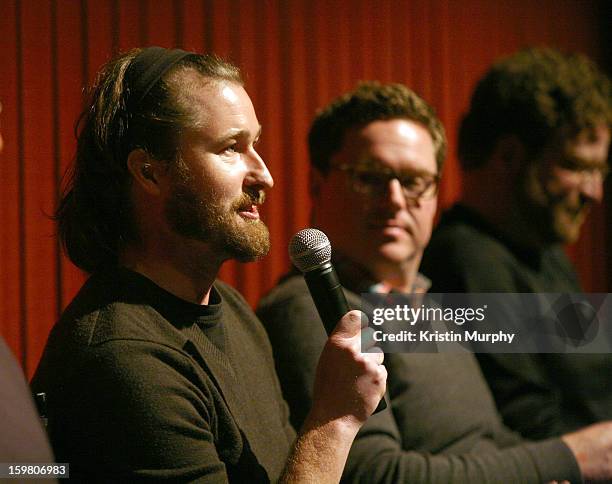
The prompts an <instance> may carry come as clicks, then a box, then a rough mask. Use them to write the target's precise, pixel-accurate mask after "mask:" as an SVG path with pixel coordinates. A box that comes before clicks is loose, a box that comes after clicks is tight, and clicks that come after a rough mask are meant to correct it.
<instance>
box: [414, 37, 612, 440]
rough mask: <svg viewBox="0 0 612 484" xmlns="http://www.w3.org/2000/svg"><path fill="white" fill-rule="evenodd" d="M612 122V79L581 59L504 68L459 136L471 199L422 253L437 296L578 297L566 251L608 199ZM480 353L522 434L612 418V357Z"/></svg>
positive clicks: (515, 58) (503, 408) (535, 53)
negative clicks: (606, 184)
mask: <svg viewBox="0 0 612 484" xmlns="http://www.w3.org/2000/svg"><path fill="white" fill-rule="evenodd" d="M611 126H612V90H611V84H610V81H609V79H607V78H606V76H605V75H604V74H603V73H601V72H600V71H599V70H598V69H597V67H596V66H595V65H594V64H593V63H592V62H590V61H589V60H588V59H586V58H585V57H584V56H580V55H564V54H561V53H559V52H557V51H555V50H551V49H529V50H525V51H521V52H518V53H516V54H514V55H512V56H510V57H507V58H504V59H502V60H500V61H498V62H497V63H495V64H494V65H493V66H492V68H491V69H490V70H489V72H487V73H486V74H485V76H484V77H483V78H482V79H481V80H480V81H479V83H478V85H477V87H476V90H475V91H474V94H473V96H472V100H471V104H470V109H469V111H468V113H467V115H466V116H465V117H464V119H463V121H462V123H461V127H460V130H459V158H460V161H461V164H462V166H463V168H464V170H465V190H464V196H463V200H462V202H461V203H460V204H458V205H456V206H454V207H453V208H451V209H450V210H449V211H448V212H447V213H445V214H444V215H443V216H442V220H441V223H440V225H439V226H438V227H437V228H436V230H435V231H434V235H433V237H432V241H431V244H430V245H429V247H428V249H427V250H426V252H425V256H424V260H423V265H422V270H423V271H424V273H425V274H427V275H428V276H429V277H430V278H431V279H432V281H433V288H432V291H433V292H466V293H479V292H510V293H531V292H533V293H580V292H581V291H582V290H581V287H580V284H579V282H578V277H577V275H576V272H575V270H574V268H573V267H572V265H571V263H570V261H569V260H568V258H567V257H566V256H565V254H564V252H563V250H562V244H569V243H573V242H575V241H576V240H577V239H578V237H579V234H580V230H581V227H582V225H583V223H584V221H585V219H586V216H587V214H588V212H589V210H590V209H591V207H592V206H593V205H594V204H596V203H598V202H600V201H601V200H602V197H603V181H604V178H605V177H606V175H607V173H608V170H609V166H608V150H609V146H610V128H611ZM601 250H602V251H604V249H603V248H602V249H601ZM604 252H605V251H604ZM601 255H603V252H602V253H601V254H597V253H594V254H593V257H594V260H596V259H595V258H599V257H601ZM510 313H511V311H509V312H508V313H507V315H508V319H510V318H511V317H512V314H510ZM602 323H603V322H602ZM606 323H608V322H606ZM478 356H479V361H480V363H481V367H482V369H483V372H484V375H485V377H486V378H487V380H488V382H489V385H490V386H491V389H492V390H493V393H494V396H495V399H496V401H497V405H498V407H499V409H500V412H501V414H502V416H503V417H504V420H505V422H506V424H507V425H509V426H510V427H511V428H513V429H515V430H517V431H519V432H520V433H522V434H523V435H524V436H525V437H528V438H546V437H549V436H554V435H560V434H562V433H564V432H568V431H571V430H574V429H576V428H579V427H582V426H584V425H588V424H591V423H593V422H597V421H601V420H608V419H612V356H611V355H610V354H581V355H578V354H532V355H526V354H525V355H518V354H505V355H502V354H480V355H478Z"/></svg>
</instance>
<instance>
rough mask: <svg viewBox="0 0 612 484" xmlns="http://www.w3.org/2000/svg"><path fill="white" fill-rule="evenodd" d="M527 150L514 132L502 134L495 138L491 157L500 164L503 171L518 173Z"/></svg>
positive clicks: (524, 160) (523, 163)
mask: <svg viewBox="0 0 612 484" xmlns="http://www.w3.org/2000/svg"><path fill="white" fill-rule="evenodd" d="M526 158H527V150H526V149H525V145H524V143H523V142H522V141H521V140H520V139H519V138H518V136H516V135H514V134H508V135H504V136H502V137H501V138H499V139H498V140H497V143H496V144H495V148H494V150H493V159H494V160H496V161H497V162H498V163H499V164H500V165H499V169H500V171H502V172H503V173H508V174H516V173H519V172H520V171H521V169H522V167H523V166H524V165H525V162H526Z"/></svg>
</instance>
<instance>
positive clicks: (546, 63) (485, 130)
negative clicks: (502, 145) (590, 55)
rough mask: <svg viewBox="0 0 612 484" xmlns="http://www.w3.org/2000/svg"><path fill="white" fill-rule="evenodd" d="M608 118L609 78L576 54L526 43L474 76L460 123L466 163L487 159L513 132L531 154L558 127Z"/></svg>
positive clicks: (462, 155) (471, 164)
mask: <svg viewBox="0 0 612 484" xmlns="http://www.w3.org/2000/svg"><path fill="white" fill-rule="evenodd" d="M601 124H604V125H608V126H610V125H611V124H612V104H611V88H610V80H609V79H608V78H607V77H606V76H605V75H604V74H603V73H602V72H601V71H599V69H598V68H597V66H596V65H595V64H594V63H593V62H592V61H590V60H589V59H587V58H586V57H585V56H583V55H580V54H573V55H565V54H562V53H561V52H559V51H557V50H554V49H550V48H529V49H525V50H522V51H519V52H517V53H516V54H514V55H512V56H509V57H506V58H503V59H501V60H499V61H498V62H496V63H495V64H493V66H492V67H491V69H490V70H489V71H488V72H487V73H486V74H485V75H484V77H483V78H482V79H481V80H480V81H479V82H478V84H477V86H476V89H475V91H474V93H473V95H472V100H471V103H470V109H469V111H468V113H467V114H466V115H465V117H464V118H463V120H462V122H461V125H460V128H459V141H458V143H459V160H460V161H461V165H462V166H463V168H465V169H472V168H478V167H481V166H483V165H485V164H486V162H487V160H488V158H489V157H490V155H491V152H492V150H493V149H494V147H495V145H496V143H497V141H498V140H499V139H500V137H502V136H504V135H509V134H511V135H516V136H517V137H518V138H519V139H520V140H521V141H522V142H523V143H524V144H525V147H526V148H527V150H528V153H529V154H530V155H531V156H536V155H537V154H538V152H539V151H540V150H541V149H542V148H543V147H544V145H545V144H546V143H547V142H548V141H549V140H550V139H551V137H552V135H553V134H554V133H555V132H556V131H557V130H558V129H559V128H562V127H569V128H570V129H572V130H574V132H576V133H577V132H579V131H581V130H583V129H585V128H592V127H595V126H597V125H601Z"/></svg>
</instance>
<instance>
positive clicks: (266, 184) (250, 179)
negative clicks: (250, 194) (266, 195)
mask: <svg viewBox="0 0 612 484" xmlns="http://www.w3.org/2000/svg"><path fill="white" fill-rule="evenodd" d="M247 157H248V161H247V167H248V173H247V176H246V178H245V183H246V184H248V185H251V186H257V187H259V188H261V189H263V190H267V189H269V188H272V187H273V186H274V179H273V178H272V175H271V174H270V170H268V167H267V166H266V163H265V161H264V160H263V159H262V158H261V156H259V153H257V151H255V149H251V150H249V152H248V153H247Z"/></svg>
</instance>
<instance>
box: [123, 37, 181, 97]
mask: <svg viewBox="0 0 612 484" xmlns="http://www.w3.org/2000/svg"><path fill="white" fill-rule="evenodd" d="M191 54H192V52H186V51H184V50H181V49H164V48H163V47H147V48H145V49H143V50H142V51H141V52H140V53H139V54H138V55H137V56H136V57H134V60H133V61H132V63H131V64H130V67H129V69H128V72H127V73H126V77H128V79H129V85H130V101H129V103H130V104H131V105H132V107H136V106H138V105H139V104H140V103H141V101H142V100H143V99H144V98H145V96H146V95H147V94H148V93H149V91H150V90H151V89H152V88H153V86H155V85H156V84H157V82H158V81H159V80H160V78H161V77H162V76H163V75H164V74H165V73H166V72H168V69H170V68H171V67H172V66H174V65H175V64H176V63H177V62H179V61H180V60H181V59H183V58H184V57H186V56H188V55H191Z"/></svg>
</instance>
